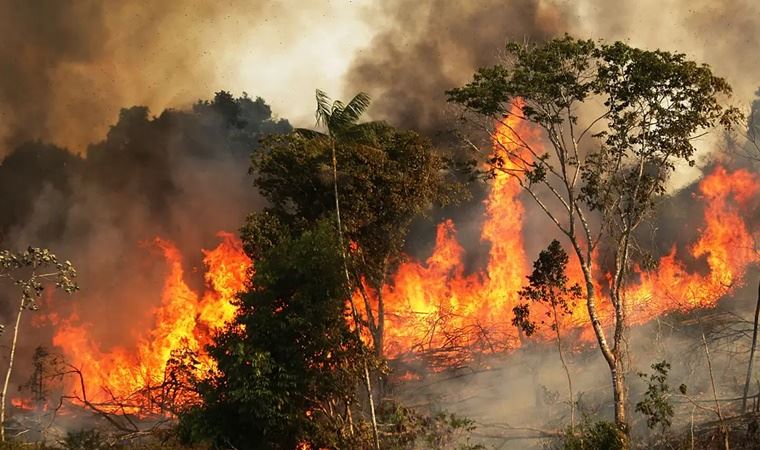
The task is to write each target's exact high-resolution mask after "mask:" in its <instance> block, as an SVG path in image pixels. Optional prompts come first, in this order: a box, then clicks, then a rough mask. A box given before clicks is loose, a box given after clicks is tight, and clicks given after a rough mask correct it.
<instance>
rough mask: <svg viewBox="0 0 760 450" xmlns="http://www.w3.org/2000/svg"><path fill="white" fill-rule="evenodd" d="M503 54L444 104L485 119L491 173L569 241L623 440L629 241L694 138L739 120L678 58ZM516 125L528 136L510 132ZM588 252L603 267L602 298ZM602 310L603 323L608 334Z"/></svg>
mask: <svg viewBox="0 0 760 450" xmlns="http://www.w3.org/2000/svg"><path fill="white" fill-rule="evenodd" d="M506 50H507V55H508V57H507V58H508V59H507V61H505V62H504V63H503V64H498V65H495V66H492V67H487V68H482V69H480V70H478V71H477V72H476V74H475V75H474V77H473V79H472V81H471V82H469V83H467V84H466V85H464V86H462V87H460V88H456V89H452V90H450V91H448V92H447V95H448V96H449V101H451V102H453V103H456V104H459V105H460V106H462V107H463V110H464V113H463V117H464V118H466V119H467V118H470V119H476V120H473V121H472V122H471V123H473V124H482V123H483V120H482V119H483V118H486V119H487V120H486V121H485V123H486V125H484V126H482V129H483V130H485V131H486V132H488V133H489V134H490V137H491V140H490V141H489V142H492V141H495V142H497V144H496V147H497V148H496V149H495V151H494V153H493V155H492V158H491V159H490V160H489V168H490V170H491V171H492V172H503V173H506V174H508V175H510V176H512V177H514V179H515V180H517V182H518V183H520V185H521V186H522V187H523V188H524V191H525V192H526V193H527V194H528V195H529V196H530V197H532V199H533V200H534V201H535V203H536V204H537V205H538V206H539V208H540V209H541V210H542V211H543V212H544V214H545V215H546V217H547V218H548V219H549V220H550V221H551V223H553V224H554V225H555V226H556V228H557V229H558V230H560V232H561V233H562V234H563V235H564V236H565V237H566V238H567V240H568V241H569V243H570V245H571V247H572V249H573V252H574V254H575V257H576V258H577V261H578V263H579V266H580V268H581V271H582V273H583V288H584V294H585V303H586V306H587V310H588V314H589V319H590V322H591V326H592V327H593V330H594V333H595V336H596V340H597V342H598V344H599V349H600V351H601V353H602V355H603V357H604V359H605V361H606V362H607V365H608V367H609V371H610V375H611V381H612V391H613V397H614V406H615V423H616V425H617V426H618V428H619V429H620V430H621V431H622V432H623V433H624V434H627V432H628V424H627V415H626V404H627V401H626V392H627V391H626V381H625V374H626V366H625V361H626V357H625V356H626V352H627V349H626V328H627V323H628V322H627V317H626V316H627V314H628V309H627V306H626V298H625V297H626V296H625V286H626V282H627V280H628V279H629V271H630V267H631V265H632V264H633V263H634V262H635V258H636V257H637V256H640V254H639V253H637V252H636V249H637V247H636V245H635V237H636V230H637V229H638V228H639V226H640V225H641V223H642V222H643V221H645V219H646V218H647V217H648V215H649V214H650V213H651V212H652V210H653V208H654V204H655V202H656V201H657V199H658V198H660V197H661V196H663V195H664V194H665V189H666V188H665V186H666V181H667V180H668V178H669V176H670V174H671V173H672V172H673V170H674V169H675V164H676V163H677V162H679V161H680V162H686V163H688V164H691V165H693V164H694V158H693V157H694V152H695V148H694V141H695V139H698V138H699V137H700V136H702V135H703V134H704V133H706V132H708V131H709V130H710V129H711V128H712V127H714V126H716V125H718V124H722V125H724V126H730V124H732V123H733V122H735V121H736V120H737V119H738V116H739V114H738V112H737V110H736V109H735V108H726V107H724V106H722V102H721V100H722V98H723V97H725V96H728V95H730V93H731V88H730V86H729V85H728V83H727V82H726V81H725V80H724V79H722V78H719V77H716V76H715V75H713V73H712V71H711V70H710V68H709V67H708V66H706V65H699V64H697V63H695V62H692V61H689V60H687V59H686V56H685V55H683V54H680V53H670V52H665V51H661V50H656V51H649V50H642V49H637V48H633V47H630V46H628V45H627V44H624V43H622V42H615V43H612V44H608V43H604V42H594V41H591V40H576V39H574V38H572V37H569V36H565V37H563V38H557V39H554V40H551V41H548V42H546V43H542V44H527V45H519V44H515V43H511V44H508V45H507V49H506ZM478 118H480V120H477V119H478ZM522 123H525V124H527V125H530V126H532V128H530V130H531V131H530V132H529V133H526V132H525V131H524V129H523V128H520V129H518V128H517V124H522ZM497 130H499V132H500V133H502V138H501V139H496V138H497V137H498V136H497ZM534 130H537V131H538V132H539V133H540V135H541V139H536V138H535V137H534V136H533V135H532V133H534V132H535V131H534ZM545 144H546V146H544V145H545ZM473 145H474V146H475V147H476V148H478V146H477V145H475V144H473ZM596 251H604V252H606V254H607V255H608V259H609V260H610V261H611V263H610V267H605V268H604V271H605V272H606V273H609V274H610V279H609V282H608V285H607V286H605V289H603V290H601V292H599V291H597V289H596V287H595V282H596V280H597V277H598V275H600V272H601V271H602V268H600V267H599V266H598V264H597V263H596V261H595V259H594V258H593V257H592V256H593V255H594V253H595V252H596ZM602 296H603V297H604V300H606V302H605V303H604V304H602V305H601V306H600V303H599V302H600V300H601V299H602ZM600 308H607V311H609V312H610V314H609V320H608V321H607V322H606V323H603V322H602V314H601V310H600ZM610 332H611V336H610V335H609V334H608V333H610Z"/></svg>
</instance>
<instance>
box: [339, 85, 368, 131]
mask: <svg viewBox="0 0 760 450" xmlns="http://www.w3.org/2000/svg"><path fill="white" fill-rule="evenodd" d="M371 101H372V99H371V98H370V96H369V94H367V93H366V92H359V93H358V94H356V95H355V96H354V98H352V99H351V101H350V102H348V104H347V105H346V106H345V107H344V108H343V113H342V114H341V115H342V116H343V120H344V121H345V122H347V123H351V124H355V123H356V122H357V121H358V120H359V117H361V116H362V114H364V112H365V111H367V108H369V104H370V102H371Z"/></svg>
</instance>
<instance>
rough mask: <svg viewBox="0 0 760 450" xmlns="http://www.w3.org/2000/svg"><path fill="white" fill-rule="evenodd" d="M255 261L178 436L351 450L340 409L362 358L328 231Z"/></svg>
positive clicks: (241, 444)
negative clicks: (197, 399)
mask: <svg viewBox="0 0 760 450" xmlns="http://www.w3.org/2000/svg"><path fill="white" fill-rule="evenodd" d="M259 256H260V258H259V259H257V260H256V273H255V275H254V277H253V280H252V286H253V288H252V289H251V290H250V291H249V292H247V293H245V294H243V295H242V296H241V297H240V302H239V308H240V313H239V314H238V316H237V319H236V320H235V322H234V323H233V324H231V325H230V326H229V327H228V328H227V329H226V330H225V331H224V332H223V333H221V334H220V335H218V336H217V338H216V340H215V343H214V345H212V346H211V348H210V349H209V351H210V354H211V356H212V357H213V358H214V359H215V361H216V363H217V366H218V369H217V370H216V371H215V373H213V374H211V376H210V377H209V378H207V379H206V380H204V381H203V382H202V383H200V385H199V386H198V391H199V393H200V395H201V397H202V400H203V404H202V405H200V406H198V407H196V408H193V409H191V410H190V411H189V412H187V413H185V414H184V415H183V416H182V417H181V430H182V434H183V436H184V438H185V439H186V440H188V441H209V442H210V443H212V444H214V445H216V446H219V447H224V446H234V447H236V448H261V449H270V448H271V449H275V448H295V447H296V445H297V444H299V443H310V444H311V445H313V446H314V447H315V448H321V447H327V448H334V447H352V446H354V445H355V443H352V441H351V437H350V436H349V434H350V433H349V430H348V424H347V422H346V417H345V416H346V407H347V405H351V404H354V403H355V402H356V400H355V398H354V395H355V394H354V393H355V389H356V386H357V385H358V381H359V380H360V375H361V373H362V372H361V367H362V363H361V358H364V357H365V356H364V355H366V354H368V353H369V352H367V351H366V350H365V349H363V345H362V343H361V342H360V341H359V340H358V338H357V336H356V334H355V333H354V332H353V331H352V330H351V329H349V327H348V321H347V320H346V308H345V303H344V301H345V300H344V299H345V292H346V290H345V278H344V276H343V274H342V272H341V267H342V265H341V259H340V255H339V252H338V248H337V243H336V233H335V229H334V228H333V227H332V226H331V225H330V224H329V223H328V222H326V221H322V222H319V223H318V224H317V225H316V226H315V228H314V229H313V230H308V231H305V232H303V233H302V234H301V235H300V236H297V237H292V238H291V237H285V238H283V240H282V241H279V242H277V243H276V245H274V246H273V247H271V248H268V249H267V250H265V251H263V252H262V254H260V255H259ZM354 448H356V447H354Z"/></svg>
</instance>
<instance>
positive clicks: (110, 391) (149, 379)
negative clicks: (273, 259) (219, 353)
mask: <svg viewBox="0 0 760 450" xmlns="http://www.w3.org/2000/svg"><path fill="white" fill-rule="evenodd" d="M219 237H220V238H221V239H222V242H221V243H220V244H219V245H218V246H217V247H216V248H215V249H213V250H210V251H204V255H205V257H204V263H205V265H206V269H207V270H206V273H205V280H206V285H207V289H206V291H205V292H204V294H203V296H199V295H198V294H197V293H196V292H194V291H193V290H191V289H190V288H189V287H188V285H187V284H186V283H185V281H184V270H183V267H182V256H181V255H180V253H179V251H178V250H177V248H176V247H175V246H174V244H172V243H171V242H169V241H166V240H163V239H158V238H156V239H155V245H156V246H157V247H158V248H159V249H160V250H161V251H162V253H163V256H164V258H165V260H166V262H167V264H168V266H169V273H168V275H167V277H166V280H165V283H164V291H163V295H162V301H161V305H160V306H159V307H157V308H155V309H154V310H153V311H152V317H153V319H154V326H153V328H152V329H150V330H148V331H146V332H144V333H142V334H140V335H139V336H138V337H137V339H136V343H135V346H134V348H133V349H127V348H125V347H117V348H113V349H111V350H108V351H104V350H103V349H101V348H99V347H98V345H97V344H96V343H95V342H93V340H92V339H91V338H90V326H88V325H87V324H81V323H80V320H79V318H78V317H77V316H76V315H73V316H71V317H69V319H67V320H65V321H63V322H62V324H61V326H60V327H59V328H58V330H57V332H56V334H55V336H54V337H53V344H54V345H56V346H58V347H60V348H61V349H62V350H63V352H64V354H65V357H66V360H67V362H69V363H70V364H72V365H73V366H74V367H76V368H78V369H80V370H81V372H82V376H83V378H84V381H85V383H86V388H87V392H86V395H87V397H88V400H89V401H91V402H105V403H107V402H109V401H112V400H114V399H124V398H128V397H130V396H132V395H133V394H134V393H136V392H138V391H139V390H141V389H144V388H146V387H149V386H157V385H160V384H161V383H162V382H163V380H164V376H165V374H166V369H167V362H168V361H169V360H170V359H171V357H172V352H173V351H175V350H178V349H188V350H191V351H194V352H197V353H198V354H199V364H198V366H197V370H198V371H199V372H205V371H207V370H209V369H211V368H213V364H212V361H211V360H210V358H209V357H208V356H207V355H205V354H204V349H205V347H206V345H208V344H210V343H211V336H212V332H213V331H214V330H216V329H218V328H220V327H223V326H224V325H225V324H226V323H228V322H229V321H230V320H231V319H232V318H233V317H234V315H235V311H236V307H235V305H234V303H233V301H234V298H235V294H236V293H237V292H239V291H241V290H242V289H243V288H244V286H245V279H246V274H247V272H248V270H249V268H250V267H251V261H250V259H249V258H248V257H247V256H246V255H245V253H243V250H242V246H241V244H240V242H239V240H238V239H237V238H236V237H235V236H234V235H232V234H230V233H219ZM78 383H79V380H76V382H72V386H71V388H72V389H73V390H74V392H76V393H77V395H78V396H79V397H80V398H81V396H82V392H80V391H81V389H80V388H79V386H78Z"/></svg>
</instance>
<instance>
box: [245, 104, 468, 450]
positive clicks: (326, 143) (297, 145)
mask: <svg viewBox="0 0 760 450" xmlns="http://www.w3.org/2000/svg"><path fill="white" fill-rule="evenodd" d="M368 105H369V97H368V96H367V95H366V94H364V93H360V94H358V95H357V96H355V97H354V98H353V99H352V100H351V101H349V102H348V103H347V104H344V103H342V102H340V101H334V102H333V101H331V100H330V99H329V98H328V97H327V96H326V95H325V94H324V93H323V92H321V91H317V124H318V125H321V126H323V127H324V128H325V130H326V133H322V132H318V131H314V130H305V129H299V130H296V131H295V132H294V133H291V134H289V135H284V136H270V137H269V138H267V139H265V140H264V141H263V143H262V148H261V151H259V152H257V153H255V154H254V155H253V157H252V165H251V172H252V173H253V174H255V176H256V179H255V181H254V184H255V185H256V186H257V187H258V188H259V190H260V192H262V194H263V195H264V196H265V197H266V198H267V199H268V200H269V201H270V206H269V207H268V208H267V209H266V210H265V211H264V212H263V213H259V214H253V215H251V216H250V217H249V219H248V221H247V224H246V227H244V229H243V235H244V241H246V243H247V245H248V247H247V248H248V250H249V252H250V253H251V255H253V257H254V259H255V258H256V256H255V255H256V254H257V253H258V251H259V248H260V247H261V245H260V243H261V242H263V243H264V247H266V245H268V243H271V242H272V241H274V240H276V239H278V238H279V235H280V234H281V233H285V234H290V235H297V234H298V233H301V232H303V230H306V229H309V227H311V226H313V224H314V223H316V222H319V221H320V220H323V219H326V218H331V219H333V220H334V221H335V223H336V230H337V239H338V247H339V250H340V254H341V259H342V262H343V270H344V276H345V278H346V285H345V286H346V292H345V295H344V299H346V300H347V302H348V303H349V305H350V309H351V311H352V314H353V315H354V317H353V320H354V326H355V332H356V333H358V334H360V333H361V331H362V329H364V328H365V327H366V328H368V329H369V334H370V336H371V337H372V344H373V347H374V349H375V354H376V356H377V357H378V358H381V357H382V352H383V335H384V318H385V305H384V303H383V299H382V291H381V287H382V285H383V284H384V282H385V278H386V276H387V275H388V274H389V273H390V272H391V270H392V269H393V267H394V265H395V264H397V263H398V261H399V260H400V258H401V257H402V254H401V251H402V248H403V246H404V240H405V237H406V233H407V231H408V228H409V226H410V224H411V222H412V220H413V219H414V218H415V217H417V216H418V215H419V214H421V213H423V212H425V211H426V210H427V209H428V208H430V207H431V206H432V205H433V204H435V203H445V202H447V201H448V200H449V199H451V198H453V197H454V196H455V195H456V193H457V190H458V187H459V185H458V184H457V183H449V180H448V178H447V175H446V161H445V160H444V159H443V158H442V157H441V156H440V155H439V154H438V153H436V152H435V151H434V150H433V149H432V147H431V144H430V142H429V141H428V140H427V139H425V138H422V137H421V136H419V135H417V134H416V133H413V132H410V131H401V130H397V129H395V128H393V127H392V126H390V125H388V124H385V123H382V122H367V123H359V122H358V120H359V119H360V117H361V115H362V113H363V112H364V110H365V109H366V108H367V106H368ZM338 161H340V165H338ZM282 230H284V231H282ZM370 289H371V290H373V291H374V292H375V296H372V295H371V294H370V292H369V290H370ZM357 290H358V291H359V292H361V294H362V295H361V297H362V298H363V301H364V304H363V305H362V306H363V308H359V305H356V304H355V303H354V296H353V293H354V292H355V291H357ZM374 298H376V299H377V302H376V303H375V302H373V301H372V299H374ZM360 309H361V310H363V311H360ZM360 312H363V313H364V314H362V316H363V317H360ZM364 384H365V386H366V388H367V397H368V402H369V409H370V415H371V417H372V425H373V432H374V431H375V427H376V425H375V418H374V406H375V405H374V398H373V397H374V394H373V389H372V388H371V380H370V376H369V370H366V371H365V380H364ZM375 435H376V436H375V444H376V447H377V446H379V438H378V437H377V434H376V433H375Z"/></svg>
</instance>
